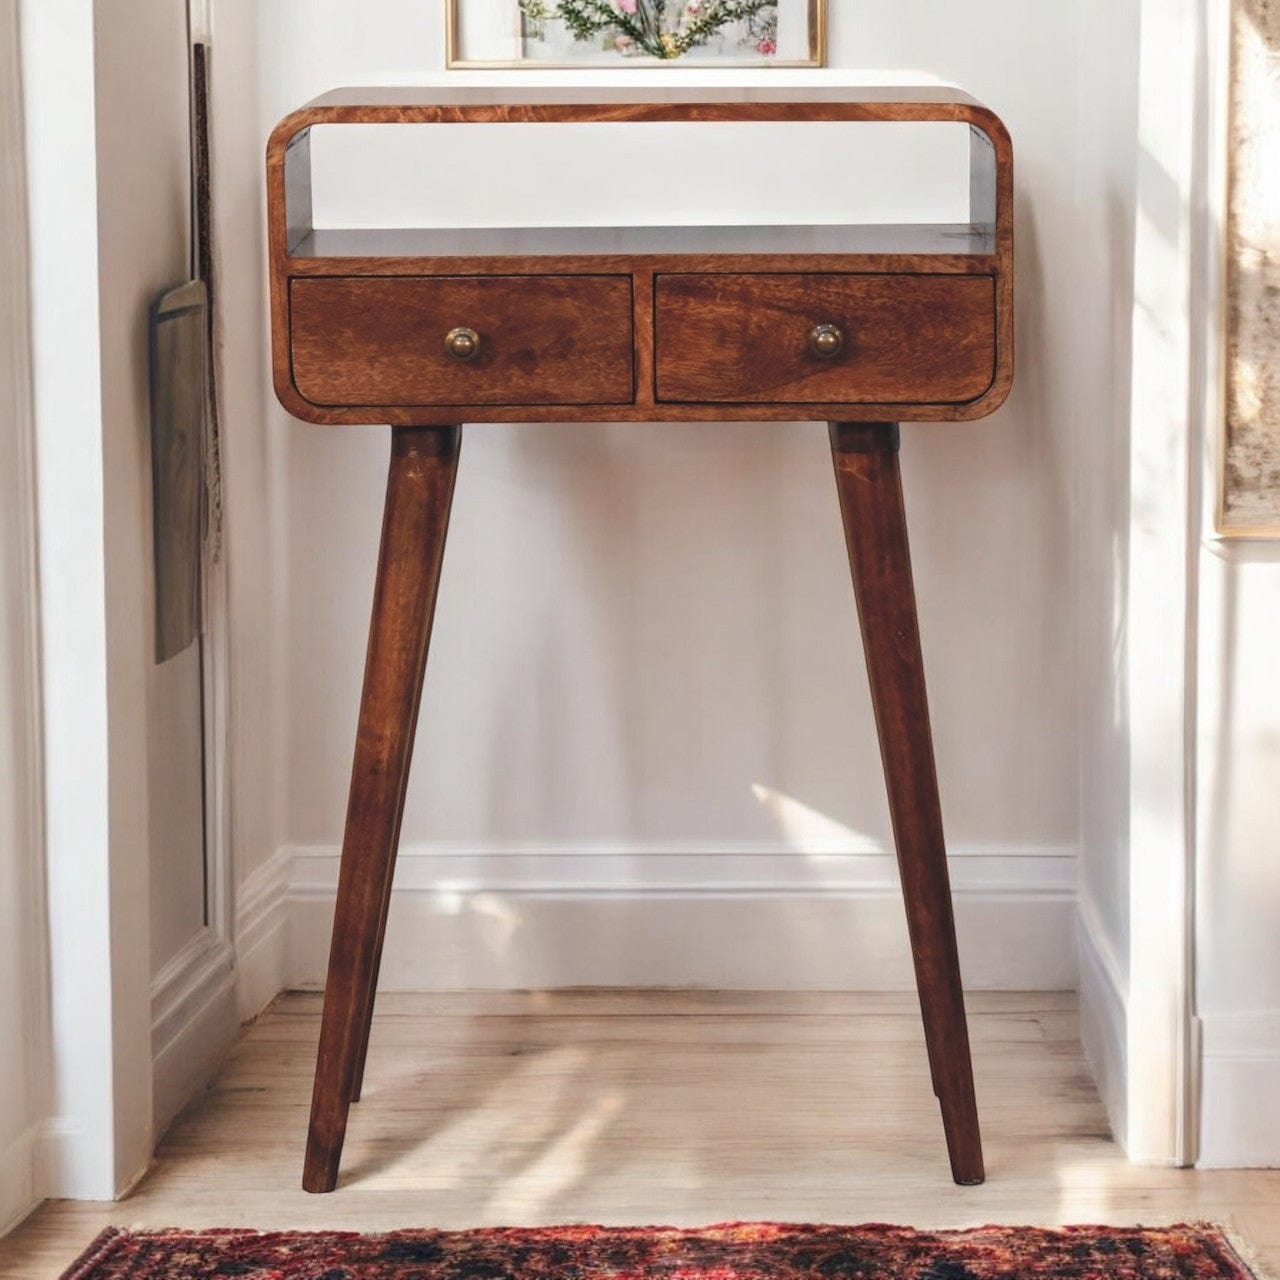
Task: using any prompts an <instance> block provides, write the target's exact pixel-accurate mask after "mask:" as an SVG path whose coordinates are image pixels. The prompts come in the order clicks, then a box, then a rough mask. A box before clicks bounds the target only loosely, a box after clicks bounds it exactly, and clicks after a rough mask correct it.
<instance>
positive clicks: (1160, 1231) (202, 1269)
mask: <svg viewBox="0 0 1280 1280" xmlns="http://www.w3.org/2000/svg"><path fill="white" fill-rule="evenodd" d="M231 1276H235V1277H238V1278H239V1280H1024V1278H1026V1280H1033V1278H1034V1280H1050V1278H1051V1277H1052V1280H1252V1277H1251V1274H1250V1272H1249V1269H1248V1268H1247V1267H1246V1266H1245V1264H1244V1262H1243V1261H1242V1260H1241V1258H1240V1256H1239V1255H1238V1254H1237V1252H1236V1250H1235V1249H1234V1248H1233V1247H1232V1246H1231V1244H1230V1242H1229V1241H1228V1240H1227V1238H1226V1237H1225V1236H1224V1235H1223V1233H1222V1232H1221V1231H1219V1230H1218V1229H1217V1228H1215V1227H1212V1226H1208V1225H1204V1224H1197V1225H1190V1226H1176V1227H1156V1228H1132V1229H1131V1228H1119V1227H1065V1228H1062V1229H1059V1230H1051V1229H1046V1228H1032V1227H978V1228H976V1229H974V1230H971V1231H914V1230H910V1229H908V1228H905V1227H891V1226H881V1225H871V1226H861V1227H836V1226H807V1227H806V1226H785V1225H780V1224H764V1223H754V1224H753V1223H727V1224H725V1225H723V1226H718V1227H707V1228H705V1229H702V1230H698V1231H680V1230H675V1229H672V1228H666V1227H627V1228H616V1227H553V1228H543V1229H529V1230H523V1229H515V1228H511V1229H502V1230H482V1231H394V1232H391V1233H389V1234H387V1235H357V1234H354V1233H348V1232H341V1231H321V1232H306V1231H275V1232H255V1231H118V1230H114V1229H113V1230H109V1231H105V1232H103V1234H102V1235H101V1236H99V1237H98V1239H97V1240H96V1241H95V1242H94V1244H93V1247H92V1248H91V1249H90V1250H89V1251H88V1253H86V1254H85V1255H84V1257H83V1258H81V1259H80V1261H79V1262H77V1263H76V1264H75V1265H74V1266H73V1267H72V1268H71V1269H70V1270H69V1271H67V1272H66V1273H65V1275H64V1277H63V1280H224V1278H225V1277H231Z"/></svg>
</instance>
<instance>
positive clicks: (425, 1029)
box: [0, 935, 1280, 1280]
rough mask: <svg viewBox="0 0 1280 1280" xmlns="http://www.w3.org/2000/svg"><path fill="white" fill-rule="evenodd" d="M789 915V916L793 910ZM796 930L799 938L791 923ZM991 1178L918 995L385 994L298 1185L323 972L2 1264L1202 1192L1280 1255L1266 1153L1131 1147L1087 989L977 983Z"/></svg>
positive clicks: (977, 1216)
mask: <svg viewBox="0 0 1280 1280" xmlns="http://www.w3.org/2000/svg"><path fill="white" fill-rule="evenodd" d="M799 936H800V935H798V937H799ZM800 940H801V941H802V942H809V943H811V942H813V939H812V938H811V937H801V938H800ZM969 1006H970V1007H969V1021H970V1029H971V1033H972V1038H973V1053H974V1067H975V1073H976V1075H977V1081H978V1094H979V1098H980V1099H981V1102H982V1107H983V1117H984V1120H985V1123H986V1139H987V1166H988V1174H989V1181H988V1182H987V1184H986V1185H985V1186H982V1187H956V1186H953V1185H952V1184H951V1182H950V1181H949V1179H947V1177H946V1175H945V1172H944V1159H943V1156H942V1153H941V1151H940V1150H939V1143H938V1133H937V1129H938V1116H937V1104H936V1103H935V1101H934V1098H933V1094H932V1092H931V1091H930V1087H929V1083H930V1082H929V1069H928V1065H927V1063H926V1060H925V1054H924V1042H923V1036H922V1035H921V1030H920V1013H919V1009H918V1008H917V1006H916V998H915V996H914V994H909V993H906V992H903V993H882V994H859V993H854V992H844V993H838V992H832V993H821V992H795V991H793V992H786V991H773V992H753V991H736V992H723V991H720V992H717V991H519V992H516V991H513V992H465V993H455V992H435V993H432V994H423V995H398V994H387V995H384V996H383V997H382V999H381V1000H380V1002H379V1007H378V1016H377V1020H376V1026H375V1030H374V1041H373V1047H372V1049H371V1050H370V1054H369V1073H368V1078H367V1084H366V1096H367V1098H368V1101H369V1104H370V1105H368V1106H365V1105H361V1106H360V1107H357V1108H356V1109H355V1110H354V1111H353V1113H352V1120H351V1128H350V1132H349V1135H348V1139H347V1149H348V1159H347V1168H346V1171H345V1172H344V1174H343V1177H342V1183H341V1186H340V1187H339V1189H338V1190H337V1191H336V1192H335V1193H334V1194H333V1195H329V1196H319V1197H317V1196H309V1195H307V1194H305V1193H304V1192H302V1191H301V1190H299V1188H298V1185H297V1166H298V1161H299V1159H300V1158H301V1154H302V1137H303V1131H304V1128H305V1124H306V1115H307V1106H308V1100H309V1095H310V1088H311V1071H312V1066H313V1064H314V1061H315V1049H316V1037H317V1035H318V1033H319V1029H320V997H319V995H316V994H295V995H287V996H283V997H281V998H280V999H279V1000H277V1001H276V1002H275V1003H274V1004H273V1005H272V1006H271V1007H270V1008H269V1009H268V1010H266V1011H265V1012H264V1013H263V1014H262V1015H261V1016H260V1017H259V1018H258V1019H257V1020H256V1021H255V1022H254V1023H253V1025H252V1026H251V1027H249V1028H248V1029H247V1031H246V1033H245V1035H244V1037H243V1038H242V1039H241V1040H240V1042H239V1043H238V1044H237V1045H236V1046H235V1047H234V1049H232V1051H231V1052H230V1054H229V1055H228V1059H227V1062H226V1065H225V1067H224V1069H223V1070H222V1072H221V1073H220V1074H219V1076H218V1078H217V1079H216V1080H215V1081H214V1082H213V1085H212V1087H211V1088H210V1089H208V1090H207V1091H205V1092H202V1093H201V1094H200V1095H199V1097H198V1098H197V1099H196V1100H195V1101H194V1102H193V1103H192V1105H191V1106H190V1107H189V1108H188V1109H187V1110H186V1111H185V1112H184V1113H183V1114H182V1115H181V1116H180V1117H179V1118H178V1120H177V1121H176V1122H175V1123H174V1124H173V1126H172V1128H171V1129H170V1130H169V1132H168V1134H167V1135H165V1137H164V1138H163V1140H162V1141H161V1143H160V1148H159V1151H158V1152H157V1156H156V1161H155V1164H154V1165H153V1167H152V1169H151V1171H150V1172H149V1173H148V1174H147V1176H146V1177H145V1178H144V1179H143V1180H142V1182H141V1183H140V1184H139V1185H138V1186H137V1187H136V1188H135V1189H134V1190H133V1191H132V1192H130V1195H129V1198H128V1199H127V1200H124V1201H122V1202H121V1203H119V1204H97V1203H91V1202H85V1201H69V1200H63V1201H52V1202H50V1203H49V1204H47V1205H45V1206H44V1208H42V1209H40V1210H39V1211H37V1212H36V1213H35V1214H34V1215H33V1216H32V1217H31V1218H29V1219H28V1220H27V1222H26V1223H25V1224H24V1225H23V1226H22V1227H20V1228H19V1229H18V1230H17V1231H15V1232H14V1233H13V1234H12V1235H10V1236H8V1237H7V1238H5V1239H3V1240H0V1280H57V1278H58V1277H59V1276H60V1275H61V1274H62V1272H63V1270H64V1269H65V1268H66V1267H67V1266H68V1265H69V1264H70V1263H71V1261H72V1259H73V1258H75V1257H76V1255H77V1254H79V1253H80V1251H81V1250H82V1249H84V1247H85V1246H86V1245H87V1244H88V1243H89V1241H90V1240H92V1239H93V1237H94V1236H95V1235H96V1234H97V1233H98V1232H99V1231H100V1230H101V1229H102V1228H103V1227H105V1226H109V1225H118V1226H124V1227H143V1226H150V1227H166V1226H177V1227H188V1228H201V1227H258V1228H265V1229H290V1228H299V1229H301V1228H309V1229H313V1230H348V1231H386V1230H391V1229H394V1228H397V1227H422V1226H435V1227H442V1228H466V1227H477V1226H523V1225H529V1226H534V1225H539V1224H552V1223H561V1222H604V1223H616V1224H619V1225H624V1224H633V1225H642V1224H648V1223H654V1222H667V1223H672V1224H674V1225H677V1226H698V1225H705V1224H707V1223H711V1222H723V1221H726V1220H729V1219H742V1218H746V1219H773V1220H780V1221H791V1222H899V1223H905V1224H908V1225H912V1226H917V1227H962V1226H973V1225H976V1224H978V1223H983V1222H990V1221H992V1220H995V1221H999V1222H1005V1223H1032V1224H1041V1225H1053V1224H1057V1223H1068V1222H1101V1223H1116V1224H1120V1225H1130V1226H1132V1225H1133V1224H1134V1223H1137V1222H1143V1223H1150V1224H1153V1225H1155V1224H1160V1223H1169V1222H1178V1221H1184V1222H1185V1221H1194V1220H1198V1219H1205V1218H1207V1219H1212V1220H1215V1221H1219V1222H1224V1223H1226V1224H1227V1225H1228V1226H1229V1227H1230V1228H1231V1229H1232V1230H1233V1231H1235V1232H1236V1233H1238V1234H1239V1235H1240V1236H1241V1237H1242V1238H1243V1240H1244V1241H1245V1243H1246V1244H1247V1245H1248V1246H1249V1247H1251V1248H1252V1249H1253V1250H1255V1251H1256V1253H1257V1254H1258V1257H1259V1260H1260V1263H1261V1267H1262V1274H1268V1273H1269V1274H1271V1275H1277V1274H1280V1172H1278V1171H1267V1170H1215V1171H1203V1170H1195V1169H1169V1168H1152V1167H1144V1166H1141V1165H1134V1164H1130V1163H1129V1162H1128V1161H1127V1160H1126V1159H1125V1155H1124V1152H1123V1151H1122V1150H1121V1149H1120V1148H1119V1146H1117V1145H1116V1143H1115V1142H1114V1141H1113V1140H1112V1139H1111V1137H1110V1135H1109V1134H1108V1132H1107V1122H1106V1116H1105V1114H1104V1112H1103V1109H1102V1105H1101V1104H1100V1102H1099V1101H1098V1096H1097V1093H1096V1091H1095V1090H1094V1087H1093V1085H1092V1083H1091V1082H1090V1079H1089V1069H1088V1066H1087V1065H1086V1063H1085V1060H1084V1055H1083V1054H1082V1052H1081V1049H1080V1041H1079V1028H1078V1018H1077V1013H1076V997H1075V996H1074V995H1072V994H1070V993H1065V992H1063V993H1054V992H1030V993H1019V992H1003V993H992V992H979V993H977V994H974V995H971V996H970V999H969Z"/></svg>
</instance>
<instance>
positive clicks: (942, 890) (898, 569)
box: [831, 422, 985, 1186]
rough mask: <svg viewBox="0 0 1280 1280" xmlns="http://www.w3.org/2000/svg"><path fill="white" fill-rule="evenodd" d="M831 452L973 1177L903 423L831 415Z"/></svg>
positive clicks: (947, 1097) (924, 996)
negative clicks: (903, 465) (901, 447)
mask: <svg viewBox="0 0 1280 1280" xmlns="http://www.w3.org/2000/svg"><path fill="white" fill-rule="evenodd" d="M831 452H832V456H833V458H834V460H835V469H836V487H837V489H838V490H839V494H840V510H841V513H842V515H843V516H844V533H845V542H846V544H847V546H848V549H849V567H850V569H851V570H852V572H853V589H854V594H855V595H856V597H857V601H858V620H859V622H860V623H861V626H862V644H863V649H864V651H865V654H866V661H867V675H868V676H869V678H870V681H871V701H872V705H873V707H874V709H875V719H876V731H877V733H878V734H879V736H880V755H881V758H882V760H883V761H884V776H885V785H886V787H887V789H888V792H889V813H890V816H891V818H892V820H893V838H894V843H895V844H896V845H897V849H898V865H899V867H900V868H901V872H902V893H903V897H904V899H905V901H906V907H907V927H908V930H909V932H910V934H911V951H912V955H913V957H914V959H915V967H916V985H917V987H918V988H919V992H920V1008H921V1012H922V1013H923V1015H924V1029H925V1039H926V1041H927V1043H928V1048H929V1064H930V1067H931V1068H932V1072H933V1087H934V1092H935V1093H936V1094H937V1095H938V1101H939V1102H940V1103H941V1106H942V1120H943V1126H944V1128H945V1129H946V1135H947V1150H948V1152H949V1153H950V1156H951V1171H952V1174H953V1175H954V1177H955V1180H956V1181H957V1182H958V1183H960V1184H962V1185H965V1186H968V1185H972V1184H974V1183H978V1182H981V1181H982V1180H983V1178H984V1176H985V1175H984V1172H983V1164H982V1139H981V1137H980V1135H979V1131H978V1108H977V1104H976V1102H975V1100H974V1092H973V1067H972V1065H971V1062H970V1055H969V1028H968V1023H967V1022H966V1020H965V1012H964V992H963V990H962V989H961V985H960V956H959V952H958V951H957V949H956V926H955V918H954V914H953V911H952V905H951V882H950V878H949V876H948V872H947V849H946V842H945V840H944V838H943V834H942V806H941V802H940V801H939V798H938V779H937V773H936V771H935V769H934V762H933V740H932V737H931V735H930V732H929V704H928V699H927V697H926V695H925V683H924V658H923V656H922V654H921V651H920V629H919V625H918V623H917V621H916V597H915V588H914V586H913V584H912V580H911V554H910V550H909V548H908V544H907V519H906V511H905V509H904V506H903V500H902V481H901V478H900V475H899V470H898V426H897V424H896V423H890V422H867V423H849V422H836V423H832V424H831Z"/></svg>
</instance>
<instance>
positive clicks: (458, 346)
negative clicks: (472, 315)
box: [444, 328, 480, 360]
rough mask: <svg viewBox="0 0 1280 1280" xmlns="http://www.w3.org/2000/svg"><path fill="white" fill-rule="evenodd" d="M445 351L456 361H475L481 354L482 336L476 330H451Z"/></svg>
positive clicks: (445, 344) (446, 337)
mask: <svg viewBox="0 0 1280 1280" xmlns="http://www.w3.org/2000/svg"><path fill="white" fill-rule="evenodd" d="M444 349H445V350H446V351H447V352H448V353H449V354H450V355H451V356H452V357H453V358H454V359H455V360H474V359H475V358H476V356H478V355H479V354H480V335H479V334H478V333H477V332H476V331H475V330H474V329H462V328H459V329H450V330H449V332H448V333H447V334H446V335H445V339H444Z"/></svg>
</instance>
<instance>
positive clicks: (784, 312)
mask: <svg viewBox="0 0 1280 1280" xmlns="http://www.w3.org/2000/svg"><path fill="white" fill-rule="evenodd" d="M654 305H655V323H656V335H657V336H656V342H657V367H656V393H657V398H658V400H659V402H662V401H667V402H677V403H679V402H684V403H696V404H715V403H727V404H750V403H772V404H792V403H794V404H833V405H834V404H960V403H964V402H966V401H969V400H976V399H977V398H978V397H979V396H981V395H982V394H983V393H984V392H985V391H986V390H987V389H988V388H989V387H990V386H991V384H992V381H993V379H994V377H995V366H996V304H995V281H994V280H993V278H992V277H990V276H977V275H973V276H969V275H819V274H796V275H781V274H779V275H706V274H702V275H660V276H659V277H658V278H657V280H656V283H655V304H654ZM820 327H825V330H824V332H825V339H820V338H818V337H817V336H816V331H817V330H819V328H820ZM833 348H834V349H833ZM824 350H825V352H826V354H822V352H823V351H824Z"/></svg>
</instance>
